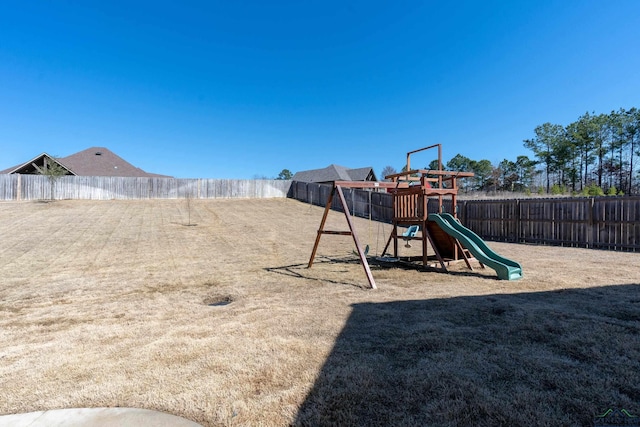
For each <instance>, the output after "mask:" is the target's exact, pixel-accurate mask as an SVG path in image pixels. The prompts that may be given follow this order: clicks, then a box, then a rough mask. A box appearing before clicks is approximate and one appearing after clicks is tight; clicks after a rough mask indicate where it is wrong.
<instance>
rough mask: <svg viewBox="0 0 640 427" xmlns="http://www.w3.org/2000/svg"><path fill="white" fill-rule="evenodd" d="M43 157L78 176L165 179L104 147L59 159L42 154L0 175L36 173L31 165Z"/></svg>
mask: <svg viewBox="0 0 640 427" xmlns="http://www.w3.org/2000/svg"><path fill="white" fill-rule="evenodd" d="M44 157H47V158H49V159H53V160H55V161H56V162H57V163H59V164H60V165H62V166H63V167H65V168H66V169H67V170H68V171H69V173H70V174H72V175H78V176H128V177H167V175H158V174H155V173H149V172H145V171H143V170H142V169H140V168H137V167H135V166H133V165H132V164H131V163H129V162H127V161H126V160H124V159H123V158H122V157H120V156H118V155H116V154H115V153H113V152H112V151H110V150H109V149H107V148H104V147H91V148H87V149H86V150H83V151H79V152H77V153H75V154H72V155H70V156H67V157H60V158H53V157H51V156H49V155H48V154H47V153H42V154H40V155H39V156H37V157H35V158H34V159H32V160H30V161H28V162H26V163H23V164H22V165H18V166H14V167H12V168H9V169H6V170H4V171H0V173H37V172H36V171H35V168H34V167H33V166H32V165H31V164H32V163H34V162H37V161H39V160H41V159H42V158H44Z"/></svg>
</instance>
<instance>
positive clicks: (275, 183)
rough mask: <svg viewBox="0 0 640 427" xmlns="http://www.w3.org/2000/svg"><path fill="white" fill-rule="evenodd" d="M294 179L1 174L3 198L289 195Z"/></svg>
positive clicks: (244, 196) (211, 197)
mask: <svg viewBox="0 0 640 427" xmlns="http://www.w3.org/2000/svg"><path fill="white" fill-rule="evenodd" d="M290 185H291V181H285V180H262V179H252V180H240V179H176V178H133V177H103V176H63V177H60V178H58V179H56V180H54V181H53V182H52V181H50V180H49V179H48V178H47V177H46V176H41V175H19V174H13V175H0V200H48V199H54V200H64V199H81V200H111V199H180V198H194V199H216V198H270V197H287V192H288V191H289V186H290ZM52 196H53V197H52Z"/></svg>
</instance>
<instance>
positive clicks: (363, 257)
mask: <svg viewBox="0 0 640 427" xmlns="http://www.w3.org/2000/svg"><path fill="white" fill-rule="evenodd" d="M334 188H335V189H336V191H337V192H338V197H339V198H340V202H341V203H342V207H343V208H344V216H345V217H346V218H347V223H348V224H349V229H350V230H351V237H353V242H354V243H355V244H356V250H357V251H358V256H359V257H360V263H361V264H362V267H363V268H364V273H365V274H366V275H367V280H368V281H369V286H371V289H376V282H375V280H373V274H371V269H370V268H369V263H368V262H367V255H366V254H365V253H364V251H363V250H362V248H361V247H360V242H359V241H358V236H357V235H356V232H355V228H354V226H353V222H352V221H351V213H350V212H349V206H348V205H347V201H346V200H345V198H344V193H343V192H342V187H340V186H339V185H336V186H335V187H334Z"/></svg>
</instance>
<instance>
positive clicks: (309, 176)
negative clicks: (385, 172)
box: [291, 165, 376, 182]
mask: <svg viewBox="0 0 640 427" xmlns="http://www.w3.org/2000/svg"><path fill="white" fill-rule="evenodd" d="M291 179H292V180H293V181H299V182H333V181H376V175H375V173H374V172H373V168H371V167H366V168H357V169H348V168H345V167H344V166H340V165H329V166H327V167H326V168H323V169H312V170H306V171H300V172H296V174H295V175H293V178H291Z"/></svg>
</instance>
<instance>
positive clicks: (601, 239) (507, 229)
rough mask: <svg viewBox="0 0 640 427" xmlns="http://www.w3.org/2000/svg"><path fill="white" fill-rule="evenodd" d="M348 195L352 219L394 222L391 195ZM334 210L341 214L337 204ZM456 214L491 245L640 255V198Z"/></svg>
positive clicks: (310, 195)
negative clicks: (518, 244)
mask: <svg viewBox="0 0 640 427" xmlns="http://www.w3.org/2000/svg"><path fill="white" fill-rule="evenodd" d="M343 191H344V194H345V198H346V200H347V205H348V207H349V211H350V212H351V213H352V214H353V215H356V216H359V217H363V218H371V220H373V221H382V222H387V223H390V222H391V220H392V217H393V202H392V196H391V194H388V193H383V192H372V191H367V190H359V189H351V188H344V189H343ZM330 192H331V186H329V185H321V184H313V183H304V182H293V183H292V185H291V188H290V191H289V194H290V197H291V198H294V199H296V200H300V201H303V202H305V203H310V204H313V205H317V206H324V204H325V203H326V201H327V198H328V196H329V193H330ZM427 207H428V210H429V212H432V213H437V212H438V205H437V200H435V199H433V200H429V203H428V206H427ZM333 209H336V210H340V209H341V208H340V203H339V201H338V200H337V199H334V201H333ZM444 210H445V211H446V212H451V211H452V206H451V203H450V202H449V201H446V200H445V204H444ZM451 213H452V212H451ZM457 214H458V218H459V219H460V221H461V222H462V223H463V224H464V225H465V226H466V227H468V228H470V229H471V230H473V231H474V232H475V233H476V234H478V235H479V236H480V237H482V238H483V239H486V240H493V241H501V242H512V243H537V244H545V245H559V246H571V247H583V248H593V249H608V250H620V251H632V252H640V197H639V196H621V197H572V198H549V199H540V198H536V199H510V200H464V199H462V200H461V199H458V212H457Z"/></svg>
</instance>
